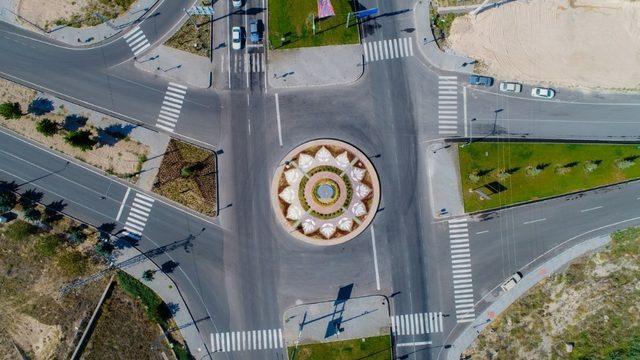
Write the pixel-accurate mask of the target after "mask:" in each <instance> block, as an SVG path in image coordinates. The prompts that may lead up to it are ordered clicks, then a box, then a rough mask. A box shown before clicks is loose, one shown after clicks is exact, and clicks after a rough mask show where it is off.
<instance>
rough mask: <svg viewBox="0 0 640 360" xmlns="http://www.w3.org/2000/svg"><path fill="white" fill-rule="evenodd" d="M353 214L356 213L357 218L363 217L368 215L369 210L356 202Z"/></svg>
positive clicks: (352, 209) (353, 206)
mask: <svg viewBox="0 0 640 360" xmlns="http://www.w3.org/2000/svg"><path fill="white" fill-rule="evenodd" d="M351 212H352V213H354V215H355V216H362V215H364V214H366V213H367V208H365V207H364V204H363V203H362V202H360V201H356V202H355V203H354V204H353V205H352V206H351Z"/></svg>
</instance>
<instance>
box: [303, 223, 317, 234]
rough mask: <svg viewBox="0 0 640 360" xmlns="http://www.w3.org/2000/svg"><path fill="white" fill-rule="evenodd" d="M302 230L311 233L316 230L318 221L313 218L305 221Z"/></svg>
mask: <svg viewBox="0 0 640 360" xmlns="http://www.w3.org/2000/svg"><path fill="white" fill-rule="evenodd" d="M302 231H304V233H305V234H311V233H312V232H314V231H316V222H315V221H313V220H311V219H307V220H305V221H303V222H302Z"/></svg>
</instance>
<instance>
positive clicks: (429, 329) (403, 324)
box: [391, 312, 443, 336]
mask: <svg viewBox="0 0 640 360" xmlns="http://www.w3.org/2000/svg"><path fill="white" fill-rule="evenodd" d="M442 331H443V327H442V312H426V313H416V314H407V315H394V316H392V317H391V332H392V333H393V335H395V336H398V335H422V334H432V333H438V332H442Z"/></svg>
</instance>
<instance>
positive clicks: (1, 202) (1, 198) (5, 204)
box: [0, 190, 16, 213]
mask: <svg viewBox="0 0 640 360" xmlns="http://www.w3.org/2000/svg"><path fill="white" fill-rule="evenodd" d="M15 205H16V196H15V194H13V193H12V192H11V191H7V190H0V212H3V213H4V212H7V211H9V210H11V209H13V207H14V206H15Z"/></svg>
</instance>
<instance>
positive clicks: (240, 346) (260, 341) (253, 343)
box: [211, 329, 284, 352]
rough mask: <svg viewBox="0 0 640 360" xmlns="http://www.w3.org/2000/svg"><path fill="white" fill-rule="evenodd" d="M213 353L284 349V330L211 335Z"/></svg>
mask: <svg viewBox="0 0 640 360" xmlns="http://www.w3.org/2000/svg"><path fill="white" fill-rule="evenodd" d="M211 348H212V349H213V352H233V351H251V350H268V349H282V348H284V342H283V340H282V329H267V330H250V331H231V332H223V333H216V334H211Z"/></svg>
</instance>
